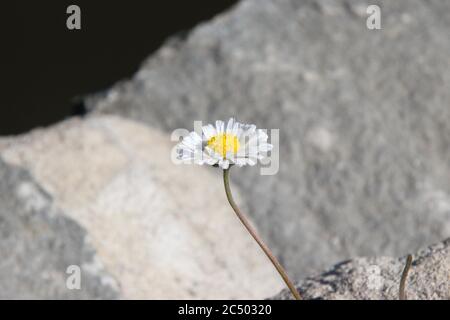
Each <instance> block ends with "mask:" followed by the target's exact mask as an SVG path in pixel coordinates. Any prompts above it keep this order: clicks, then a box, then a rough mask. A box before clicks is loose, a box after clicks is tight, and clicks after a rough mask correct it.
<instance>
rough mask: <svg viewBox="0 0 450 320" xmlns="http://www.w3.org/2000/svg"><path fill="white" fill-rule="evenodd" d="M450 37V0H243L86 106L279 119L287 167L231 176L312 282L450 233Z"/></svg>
mask: <svg viewBox="0 0 450 320" xmlns="http://www.w3.org/2000/svg"><path fill="white" fill-rule="evenodd" d="M369 4H378V5H380V7H381V18H382V20H381V26H382V29H381V30H369V29H367V27H366V19H367V17H368V15H367V14H366V8H367V6H368V5H369ZM449 34H450V1H447V0H430V1H423V0H396V1H388V0H386V1H376V0H370V1H365V0H361V1H350V0H345V1H344V0H309V1H297V0H276V1H274V0H244V1H242V2H240V3H239V4H238V5H237V6H236V7H235V8H234V9H233V10H231V11H229V12H228V13H226V14H223V15H221V16H219V17H217V18H216V19H214V20H213V21H211V22H208V23H206V24H204V25H201V26H199V27H198V28H196V29H195V30H194V31H193V32H191V34H190V35H189V36H188V37H187V39H174V40H173V41H171V42H169V43H167V44H166V45H165V46H163V47H162V48H161V50H160V51H159V52H158V53H157V54H156V55H154V56H152V57H150V59H149V60H148V61H147V62H146V63H145V64H143V66H142V68H141V70H140V71H139V72H138V73H137V74H136V75H135V77H134V78H133V79H132V80H130V81H127V82H123V83H120V84H118V85H117V86H115V87H114V88H112V89H111V90H109V91H108V92H106V93H105V94H104V95H97V96H96V97H92V98H90V99H88V101H87V103H88V105H89V108H90V109H92V110H94V112H96V113H110V114H111V113H112V114H120V115H123V116H125V117H129V118H133V119H136V120H139V121H142V122H144V123H146V124H148V125H150V126H153V127H157V128H162V129H164V130H166V131H168V132H171V131H172V130H174V129H175V128H192V126H193V121H194V120H204V121H211V120H216V119H217V118H219V119H220V118H222V119H223V118H228V117H229V116H236V117H237V118H238V119H239V120H242V121H246V122H251V123H256V124H257V125H258V126H259V127H262V128H270V129H272V128H279V129H280V144H279V155H280V170H279V173H278V174H277V175H274V176H260V175H259V174H258V171H257V170H256V169H254V168H246V169H242V170H240V174H239V176H237V175H235V176H234V177H232V179H233V180H234V181H235V182H237V183H238V184H239V186H240V187H241V188H242V190H243V191H244V192H243V198H244V199H245V200H246V201H247V204H248V207H249V209H250V214H251V215H253V218H254V220H255V223H256V224H257V225H258V227H259V228H260V230H261V232H262V234H263V236H264V237H265V238H266V239H268V242H269V244H270V245H271V246H273V247H274V248H275V249H276V254H277V255H278V256H279V257H281V260H282V261H283V262H284V263H285V265H286V266H287V269H288V270H289V271H290V272H291V273H293V274H294V275H295V276H296V277H297V278H301V277H303V276H305V275H308V274H312V270H313V269H316V270H317V268H324V267H326V266H327V265H330V264H332V263H336V262H338V261H341V260H344V259H348V258H350V257H355V256H361V255H365V256H377V255H389V256H401V255H404V254H406V253H407V252H410V251H412V252H414V251H416V250H418V249H419V248H420V247H422V246H425V245H428V244H430V243H434V242H437V241H440V240H441V239H444V238H446V237H448V236H449V235H450V180H449V179H448V177H449V175H450V161H449V159H450V147H449V146H450V122H449V119H450V108H449V101H450V90H449V89H448V88H449V87H450V59H449V58H448V54H449V52H450V41H449Z"/></svg>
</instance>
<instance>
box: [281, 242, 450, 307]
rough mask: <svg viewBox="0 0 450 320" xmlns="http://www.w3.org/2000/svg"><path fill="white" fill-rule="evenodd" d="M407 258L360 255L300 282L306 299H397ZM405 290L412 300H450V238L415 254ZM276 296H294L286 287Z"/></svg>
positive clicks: (288, 297)
mask: <svg viewBox="0 0 450 320" xmlns="http://www.w3.org/2000/svg"><path fill="white" fill-rule="evenodd" d="M405 261H406V258H405V257H404V258H400V259H394V258H388V257H379V258H357V259H353V260H351V261H346V262H342V263H340V264H337V265H335V266H334V267H333V268H332V269H330V270H329V271H327V272H325V273H323V274H321V275H319V276H316V277H311V278H308V279H306V280H304V281H301V282H300V283H299V286H298V289H299V290H300V292H301V293H302V294H303V297H304V298H305V299H337V300H339V299H357V300H362V299H364V300H380V299H381V300H384V299H391V300H395V299H398V292H399V285H400V278H401V275H402V272H403V269H404V266H405ZM405 293H406V297H407V299H410V300H416V299H421V300H435V299H439V300H449V299H450V239H447V240H445V241H444V242H442V243H439V244H436V245H433V246H431V247H429V248H427V249H425V250H421V251H419V252H418V253H417V254H415V255H414V256H413V263H412V265H411V269H410V270H409V273H408V277H407V281H406V285H405ZM274 299H282V300H285V299H292V297H291V294H290V293H289V292H288V291H287V290H283V291H282V292H281V293H280V294H279V295H277V296H276V297H274Z"/></svg>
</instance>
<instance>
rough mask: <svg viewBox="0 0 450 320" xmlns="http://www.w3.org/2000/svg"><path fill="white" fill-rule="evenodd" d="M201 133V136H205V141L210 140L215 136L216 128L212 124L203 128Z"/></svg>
mask: <svg viewBox="0 0 450 320" xmlns="http://www.w3.org/2000/svg"><path fill="white" fill-rule="evenodd" d="M202 131H203V134H204V135H205V138H206V140H209V139H211V138H212V137H214V136H215V135H216V134H217V132H216V128H214V126H213V125H212V124H208V125H207V126H203V127H202Z"/></svg>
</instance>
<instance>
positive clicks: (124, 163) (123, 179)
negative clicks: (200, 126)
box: [0, 116, 283, 299]
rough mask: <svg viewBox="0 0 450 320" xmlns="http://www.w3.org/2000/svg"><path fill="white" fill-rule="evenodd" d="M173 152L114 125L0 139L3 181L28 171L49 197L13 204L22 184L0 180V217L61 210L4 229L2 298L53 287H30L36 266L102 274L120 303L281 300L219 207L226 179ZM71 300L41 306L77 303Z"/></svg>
mask: <svg viewBox="0 0 450 320" xmlns="http://www.w3.org/2000/svg"><path fill="white" fill-rule="evenodd" d="M172 148H173V146H172V143H171V142H170V139H169V137H168V136H167V135H165V134H162V133H161V132H158V131H157V130H154V129H151V128H149V127H147V126H144V125H142V124H140V123H136V122H135V121H130V120H126V119H122V118H119V117H116V116H98V117H90V118H88V119H86V120H80V119H71V120H69V121H65V122H62V123H59V124H57V125H55V126H52V127H50V128H46V129H41V130H35V131H33V132H31V133H28V134H26V135H22V136H19V137H11V138H7V139H0V159H3V161H4V163H6V164H7V165H4V169H2V170H0V172H2V173H3V174H5V175H7V176H11V175H13V174H14V172H15V171H13V169H12V168H21V170H26V171H27V172H29V174H30V175H31V176H32V177H33V179H34V181H36V188H39V189H38V190H45V193H43V194H45V195H46V196H45V197H44V196H39V195H40V193H39V194H38V193H36V194H35V193H33V192H31V191H29V190H28V189H30V187H26V188H25V187H21V189H20V190H21V191H20V195H22V197H19V198H17V197H12V194H13V192H15V191H14V190H15V189H16V185H21V184H20V181H18V178H14V177H13V178H10V181H11V183H8V181H9V180H6V181H5V180H4V179H2V180H0V190H1V191H2V192H1V193H0V194H1V196H0V197H1V198H0V211H1V213H2V215H1V216H0V217H4V219H7V220H6V221H10V220H12V221H16V220H18V219H19V217H20V214H21V212H22V211H23V209H21V208H22V207H30V208H34V207H38V208H40V207H43V206H44V205H46V201H47V200H46V199H47V198H48V199H51V202H52V206H53V207H54V208H57V209H58V211H57V214H55V216H54V218H52V219H53V220H51V219H50V218H45V219H44V217H42V218H39V219H41V220H44V221H43V222H40V220H39V219H38V218H35V219H33V220H31V219H29V218H27V217H24V218H23V219H21V220H19V221H18V222H15V224H17V226H15V224H12V223H7V222H0V228H1V229H0V230H2V233H0V240H1V241H0V253H4V254H2V255H1V256H2V257H5V256H6V257H8V256H13V257H16V256H17V257H18V258H15V260H13V261H12V262H11V264H10V265H9V267H8V268H6V269H2V268H1V267H0V287H2V285H3V283H4V282H8V281H10V284H9V285H8V286H9V287H10V290H9V291H6V292H7V296H8V297H12V298H15V297H17V298H20V297H23V296H22V295H19V292H21V291H19V290H21V289H20V288H21V287H30V286H33V285H34V284H35V283H36V282H38V283H39V284H40V286H41V287H39V288H34V287H30V288H29V294H30V295H36V296H39V292H40V291H39V290H42V291H44V292H46V291H45V290H51V289H52V288H53V286H52V285H51V283H49V284H48V287H46V286H45V282H42V281H40V282H39V281H38V280H33V279H34V277H37V278H38V279H39V277H41V274H42V272H45V270H47V269H44V270H43V271H41V269H42V266H41V264H44V265H45V264H50V265H51V266H53V264H55V265H56V267H53V268H54V269H56V268H63V271H65V268H66V265H67V264H69V263H72V261H73V260H75V262H78V263H81V264H79V265H80V267H81V271H82V273H83V274H85V273H94V274H100V275H102V280H103V282H104V283H106V284H110V285H111V286H112V287H114V288H116V289H117V291H118V297H119V298H121V299H263V298H265V297H267V296H271V295H274V294H275V293H276V292H279V291H280V290H281V289H282V288H283V283H282V280H281V278H280V277H279V275H278V274H277V273H276V271H275V269H274V268H273V267H272V265H271V264H270V262H269V260H268V259H267V258H266V257H265V256H264V253H263V252H262V251H261V250H260V248H259V247H258V246H257V244H256V243H255V242H254V241H253V239H252V238H251V236H250V235H249V234H248V233H247V232H246V231H245V229H244V227H243V226H242V225H241V223H240V222H239V220H238V219H237V217H236V216H235V215H234V213H233V211H232V209H231V207H230V206H229V204H228V202H227V200H226V196H225V191H224V187H223V181H222V174H221V171H220V170H217V169H214V170H210V172H208V171H206V170H203V169H202V168H200V167H196V166H191V167H185V166H177V165H175V164H174V163H173V162H172V161H171V156H170V155H171V152H172ZM11 166H14V167H11ZM17 170H19V169H17ZM22 189H23V190H22ZM233 189H234V191H237V189H236V188H234V186H233ZM3 190H4V191H5V193H4V192H3ZM42 192H44V191H42ZM238 195H239V192H237V199H240V197H239V196H238ZM11 201H15V202H14V204H10V203H11ZM42 210H44V209H42ZM44 211H46V210H44ZM38 217H40V216H38ZM47 220H49V222H47ZM66 221H69V222H71V223H69V222H66ZM45 223H47V224H50V226H49V227H46V228H44V227H45V226H46V225H47V224H45ZM47 229H50V230H47ZM18 231H20V232H18ZM66 233H68V235H66ZM84 235H88V236H89V239H90V243H91V245H92V248H94V249H95V259H93V260H92V261H90V260H88V261H85V260H87V258H84V260H83V261H79V260H80V259H81V257H79V256H80V255H81V253H83V252H84V251H81V249H82V248H84V247H81V248H80V246H81V244H78V242H79V241H81V240H82V239H84ZM69 236H70V237H69ZM66 238H69V239H68V240H67V241H69V240H71V241H72V242H75V241H78V242H75V244H77V245H78V246H76V245H75V244H71V243H68V244H66V242H67V241H66ZM23 246H27V247H26V248H28V247H30V249H27V250H25V249H22V247H23ZM28 256H30V260H27V259H28ZM83 257H84V256H83ZM76 258H78V260H76ZM18 259H24V261H22V262H21V263H22V264H20V263H19V262H17V261H16V260H18ZM32 259H35V260H36V261H39V262H40V263H36V261H33V260H32ZM16 269H17V272H15V273H11V270H16ZM103 269H104V270H106V271H107V274H106V273H105V272H101V271H102V270H103ZM51 270H53V269H51ZM58 270H60V269H58ZM21 274H25V275H26V278H24V277H22V276H21ZM108 274H110V275H111V276H110V277H109V278H107V277H106V276H107V275H108ZM57 275H58V276H61V277H62V275H60V274H59V273H58V274H57ZM62 280H64V281H63V282H62V284H65V278H64V279H62ZM93 280H95V278H94V279H93ZM55 281H56V280H55ZM83 283H84V284H86V285H87V284H91V280H88V279H86V280H85V281H83ZM91 285H95V281H94V282H92V284H91ZM66 291H67V290H66ZM66 291H64V290H60V291H55V292H52V293H51V294H48V296H53V297H58V298H66V297H69V298H70V297H74V298H78V296H70V295H68V294H67V293H66ZM2 293H3V292H2ZM100 293H101V292H100ZM0 294H1V293H0ZM93 296H94V295H93V294H92V295H91V297H93ZM41 297H45V296H44V295H41ZM98 297H99V298H104V297H105V294H103V295H102V294H98ZM106 297H107V296H106Z"/></svg>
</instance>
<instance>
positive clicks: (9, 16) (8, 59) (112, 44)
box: [0, 0, 237, 135]
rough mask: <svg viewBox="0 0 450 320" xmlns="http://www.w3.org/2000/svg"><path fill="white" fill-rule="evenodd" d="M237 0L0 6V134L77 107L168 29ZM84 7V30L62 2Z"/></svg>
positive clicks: (133, 64)
mask: <svg viewBox="0 0 450 320" xmlns="http://www.w3.org/2000/svg"><path fill="white" fill-rule="evenodd" d="M236 2H237V1H235V0H234V1H232V0H228V1H222V0H221V1H219V0H190V1H181V0H178V1H150V0H147V1H131V0H130V1H104V0H91V1H54V2H50V1H29V2H17V3H14V4H2V5H1V6H0V35H1V39H0V41H1V46H0V48H1V50H0V51H1V55H2V56H1V59H0V68H1V73H0V74H1V78H2V84H1V88H2V89H1V91H0V92H1V108H0V135H10V134H17V133H22V132H26V131H28V130H30V129H32V128H35V127H38V126H46V125H49V124H52V123H55V122H57V121H59V120H61V119H64V118H66V117H68V116H71V115H75V114H83V113H84V106H83V103H82V97H83V96H84V95H86V94H89V93H93V92H97V91H100V90H104V89H106V88H108V87H109V86H111V85H112V84H114V83H115V82H116V81H118V80H120V79H123V78H127V77H131V76H132V75H133V73H134V72H135V71H136V70H137V69H138V67H139V65H140V63H141V62H142V61H143V60H144V59H145V58H146V57H147V56H148V55H149V54H150V53H152V52H154V51H155V50H157V49H158V48H159V47H160V46H161V45H162V44H163V43H164V41H165V40H167V39H168V38H169V37H171V36H174V35H176V36H184V35H186V34H187V33H188V32H189V30H190V29H192V28H193V27H194V26H196V25H197V24H199V23H200V22H202V21H205V20H209V19H211V18H212V17H214V16H215V15H217V14H218V13H220V12H222V11H224V10H227V9H229V8H230V7H231V6H232V5H234V4H235V3H236ZM71 4H76V5H78V6H79V7H80V8H81V30H68V29H67V28H66V19H67V17H68V16H69V15H68V14H67V13H66V9H67V7H68V6H69V5H71Z"/></svg>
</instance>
